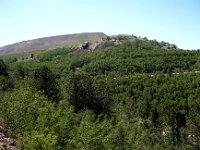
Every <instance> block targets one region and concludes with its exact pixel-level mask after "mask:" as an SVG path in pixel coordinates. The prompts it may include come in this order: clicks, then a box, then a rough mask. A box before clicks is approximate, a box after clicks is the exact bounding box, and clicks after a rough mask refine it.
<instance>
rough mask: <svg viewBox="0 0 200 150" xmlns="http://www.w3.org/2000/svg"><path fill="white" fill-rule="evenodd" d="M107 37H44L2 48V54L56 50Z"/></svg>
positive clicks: (98, 33) (85, 35)
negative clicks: (81, 41)
mask: <svg viewBox="0 0 200 150" xmlns="http://www.w3.org/2000/svg"><path fill="white" fill-rule="evenodd" d="M105 37H107V35H105V34H104V33H102V32H93V33H78V34H67V35H59V36H51V37H44V38H39V39H34V40H29V41H23V42H19V43H15V44H11V45H7V46H4V47H1V48H0V54H10V53H16V52H24V51H34V50H42V49H49V48H56V47H61V46H69V45H70V44H72V43H73V42H75V41H78V40H83V39H84V40H90V39H102V38H105Z"/></svg>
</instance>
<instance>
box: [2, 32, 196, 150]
mask: <svg viewBox="0 0 200 150" xmlns="http://www.w3.org/2000/svg"><path fill="white" fill-rule="evenodd" d="M108 41H113V42H115V43H118V44H114V45H109V46H108V47H106V48H105V47H103V48H102V47H101V48H102V49H101V50H98V51H93V50H92V48H91V50H88V49H86V50H81V51H80V52H78V53H77V52H74V50H73V49H71V48H68V47H59V48H55V49H48V50H42V51H37V52H33V53H32V52H26V53H20V54H10V55H5V56H2V59H0V99H1V101H0V106H1V109H0V126H1V127H2V129H3V133H4V135H6V137H9V138H11V139H16V140H14V141H16V144H17V148H19V149H25V150H26V149H40V150H46V149H49V150H60V149H72V150H78V149H88V150H90V149H100V150H107V149H122V150H123V149H131V150H132V149H133V150H134V149H144V150H146V149H153V150H154V149H155V150H157V149H169V150H171V149H173V150H182V149H192V150H193V149H194V150H195V149H200V144H199V143H200V132H199V129H200V120H199V115H200V98H199V93H200V76H199V74H200V72H199V71H200V62H199V60H200V51H194V50H191V51H187V50H181V49H178V48H177V46H176V45H174V44H169V43H168V42H158V41H156V40H148V39H147V38H140V37H133V36H131V37H130V36H124V35H122V36H117V37H107V38H106V40H105V39H104V40H103V42H108ZM89 47H90V46H88V48H89ZM4 143H5V142H4ZM4 143H3V144H4ZM4 145H5V144H4ZM8 146H9V145H8Z"/></svg>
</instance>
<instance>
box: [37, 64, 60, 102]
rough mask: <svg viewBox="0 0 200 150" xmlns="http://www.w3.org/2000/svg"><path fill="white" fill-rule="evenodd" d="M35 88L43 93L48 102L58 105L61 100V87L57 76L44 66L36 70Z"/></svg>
mask: <svg viewBox="0 0 200 150" xmlns="http://www.w3.org/2000/svg"><path fill="white" fill-rule="evenodd" d="M34 79H35V80H34V87H35V88H36V89H37V90H38V91H41V92H43V93H44V94H45V95H46V96H47V97H48V100H51V101H54V102H56V103H58V101H59V100H60V99H61V97H60V91H59V87H58V84H57V81H56V76H55V75H54V74H53V72H52V71H51V70H50V68H48V67H47V66H42V67H40V68H38V69H36V70H35V73H34Z"/></svg>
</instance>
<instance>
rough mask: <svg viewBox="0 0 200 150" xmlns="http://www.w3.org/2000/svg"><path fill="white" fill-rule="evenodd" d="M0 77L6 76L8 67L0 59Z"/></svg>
mask: <svg viewBox="0 0 200 150" xmlns="http://www.w3.org/2000/svg"><path fill="white" fill-rule="evenodd" d="M0 75H3V76H8V67H7V66H6V64H5V63H4V61H3V60H2V59H0Z"/></svg>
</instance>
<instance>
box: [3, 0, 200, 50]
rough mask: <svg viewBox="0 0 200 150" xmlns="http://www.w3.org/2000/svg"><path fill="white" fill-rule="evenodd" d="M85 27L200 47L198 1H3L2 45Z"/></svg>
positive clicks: (65, 32) (76, 31) (72, 31)
mask: <svg viewBox="0 0 200 150" xmlns="http://www.w3.org/2000/svg"><path fill="white" fill-rule="evenodd" d="M81 32H104V33H105V34H107V35H116V34H134V35H136V36H141V37H147V38H148V39H156V40H158V41H166V42H170V43H174V44H176V45H177V46H178V47H179V48H182V49H200V0H0V47H1V46H4V45H7V44H12V43H15V42H20V41H24V40H30V39H35V38H41V37H47V36H54V35H62V34H72V33H81Z"/></svg>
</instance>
